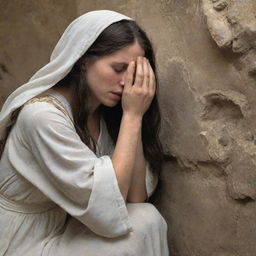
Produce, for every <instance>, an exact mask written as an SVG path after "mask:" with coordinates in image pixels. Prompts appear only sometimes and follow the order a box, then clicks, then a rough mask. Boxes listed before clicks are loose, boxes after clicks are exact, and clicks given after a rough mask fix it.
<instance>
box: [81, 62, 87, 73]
mask: <svg viewBox="0 0 256 256" xmlns="http://www.w3.org/2000/svg"><path fill="white" fill-rule="evenodd" d="M87 64H88V63H87V61H86V60H82V61H81V63H80V69H81V70H82V71H86V68H87Z"/></svg>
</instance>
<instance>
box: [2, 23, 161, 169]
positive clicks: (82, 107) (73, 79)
mask: <svg viewBox="0 0 256 256" xmlns="http://www.w3.org/2000/svg"><path fill="white" fill-rule="evenodd" d="M136 41H137V42H138V43H139V45H140V46H141V48H142V49H144V52H145V57H146V58H147V59H148V60H149V62H150V65H151V67H152V69H153V71H154V72H155V76H156V84H157V73H156V64H155V56H154V52H153V48H152V45H151V42H150V40H149V39H148V37H147V35H146V33H145V32H144V31H143V30H142V29H141V28H140V27H139V26H138V25H137V23H136V22H135V21H131V20H122V21H119V22H116V23H113V24H112V25H110V26H108V27H107V28H106V29H105V30H104V31H103V32H102V33H101V34H100V35H99V37H98V38H97V39H96V40H95V42H94V43H93V44H92V45H91V47H90V48H89V49H88V50H87V51H86V53H85V54H84V55H83V56H82V57H81V58H80V59H79V60H78V61H77V62H76V63H75V65H74V66H73V68H72V69H71V71H70V72H69V73H68V75H66V76H65V77H64V78H63V79H62V80H60V81H59V82H58V83H57V84H56V85H55V86H56V87H63V86H64V87H69V88H70V89H71V92H72V96H73V99H74V102H75V104H72V105H71V107H72V111H73V116H74V126H75V129H76V131H77V133H78V135H79V137H80V138H81V140H82V141H83V142H84V143H85V144H86V145H87V146H89V147H92V149H93V150H94V151H95V148H96V147H95V142H94V140H93V138H92V137H91V136H90V134H89V131H88V127H87V125H86V124H87V119H88V113H89V112H88V105H87V104H88V97H89V91H88V86H87V82H86V79H85V78H84V73H83V71H82V70H81V63H82V61H84V60H86V61H90V60H97V59H98V58H101V57H103V56H106V55H110V54H112V53H114V52H116V51H118V50H121V49H122V48H124V47H126V46H129V45H131V44H133V43H135V42H136ZM19 111H20V109H18V110H17V111H15V112H14V113H13V115H12V118H11V123H10V125H9V126H10V127H8V128H7V130H6V136H5V138H4V139H3V140H2V141H0V157H1V154H2V152H3V149H4V146H5V143H6V140H7V137H8V134H9V132H10V130H11V127H12V126H13V124H14V123H15V121H16V119H17V116H18V113H19ZM100 111H101V114H102V115H103V117H104V119H105V122H106V125H107V129H108V132H109V134H110V136H111V138H112V140H113V142H114V143H116V141H117V136H118V133H119V127H120V122H121V118H122V106H121V102H119V103H118V104H117V105H116V106H115V107H106V106H103V105H102V106H100ZM160 123H161V117H160V111H159V106H158V101H157V96H156V95H155V96H154V98H153V100H152V102H151V105H150V107H149V108H148V110H147V111H146V113H145V114H144V116H143V121H142V143H143V150H144V155H145V158H146V160H147V161H148V162H149V164H150V166H151V168H152V170H154V171H157V170H160V169H161V165H162V162H163V150H162V145H161V142H160V140H159V130H160ZM91 142H92V146H91Z"/></svg>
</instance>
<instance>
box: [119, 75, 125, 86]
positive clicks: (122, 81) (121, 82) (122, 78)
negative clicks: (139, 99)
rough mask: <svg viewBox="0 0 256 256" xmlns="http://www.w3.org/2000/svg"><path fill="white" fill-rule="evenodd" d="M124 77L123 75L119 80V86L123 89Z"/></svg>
mask: <svg viewBox="0 0 256 256" xmlns="http://www.w3.org/2000/svg"><path fill="white" fill-rule="evenodd" d="M124 81H125V75H123V76H122V77H121V80H120V85H121V86H123V87H124V84H125V82H124Z"/></svg>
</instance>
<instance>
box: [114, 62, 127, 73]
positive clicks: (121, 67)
mask: <svg viewBox="0 0 256 256" xmlns="http://www.w3.org/2000/svg"><path fill="white" fill-rule="evenodd" d="M127 67H128V64H127V63H118V62H117V63H114V64H113V65H112V68H113V70H114V71H115V72H116V73H117V74H119V73H122V72H125V71H126V69H127Z"/></svg>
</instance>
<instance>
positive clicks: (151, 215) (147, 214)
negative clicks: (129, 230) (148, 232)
mask: <svg viewBox="0 0 256 256" xmlns="http://www.w3.org/2000/svg"><path fill="white" fill-rule="evenodd" d="M127 208H128V212H129V216H130V219H131V221H132V224H133V228H134V229H138V228H143V229H157V228H159V227H161V228H165V226H166V222H165V220H164V219H163V217H162V215H161V214H160V213H159V211H158V210H157V209H156V207H155V206H154V205H152V204H149V203H137V204H128V205H127Z"/></svg>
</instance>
